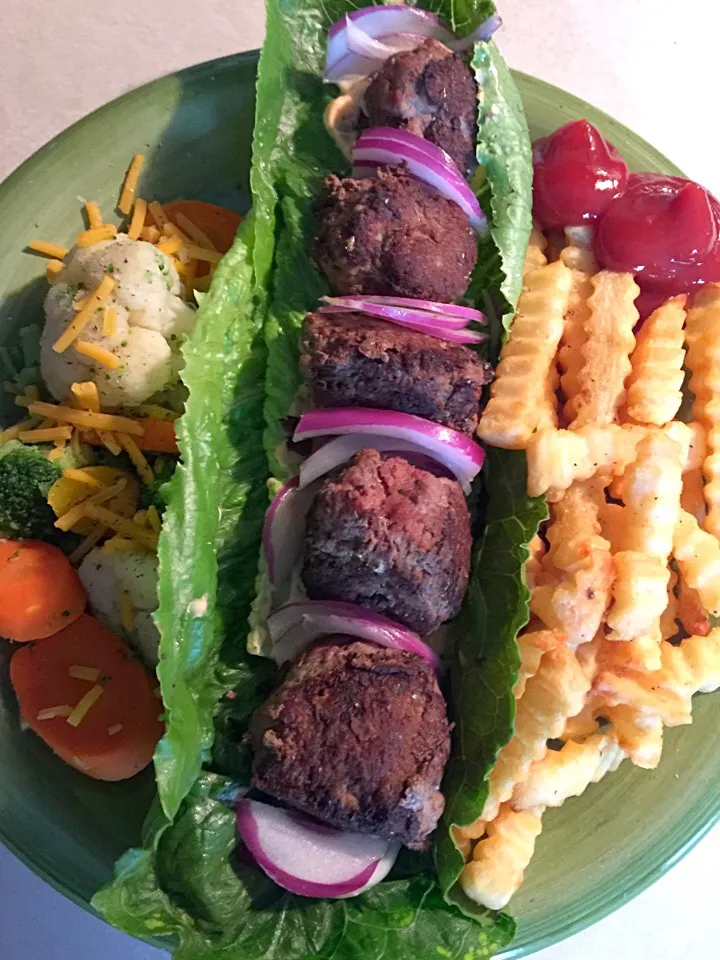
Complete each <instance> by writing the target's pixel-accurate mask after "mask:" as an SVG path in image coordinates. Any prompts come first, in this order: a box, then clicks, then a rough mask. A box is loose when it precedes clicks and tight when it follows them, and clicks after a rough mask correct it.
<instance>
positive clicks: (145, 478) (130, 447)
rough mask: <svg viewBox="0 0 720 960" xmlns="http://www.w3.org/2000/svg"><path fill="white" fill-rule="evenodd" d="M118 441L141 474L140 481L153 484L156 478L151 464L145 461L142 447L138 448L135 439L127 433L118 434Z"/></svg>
mask: <svg viewBox="0 0 720 960" xmlns="http://www.w3.org/2000/svg"><path fill="white" fill-rule="evenodd" d="M117 439H118V442H119V443H120V445H121V446H122V448H123V449H124V450H125V452H126V453H127V455H128V456H129V457H130V460H131V462H132V465H133V466H134V467H135V469H136V470H137V472H138V473H139V474H140V479H141V480H142V482H143V483H152V482H153V480H154V479H155V478H154V475H153V472H152V470H151V469H150V464H149V463H148V462H147V460H146V459H145V454H144V453H143V452H142V450H141V449H140V447H138V445H137V444H136V443H135V441H134V440H133V438H132V437H131V436H129V435H128V434H127V433H121V434H118V438H117Z"/></svg>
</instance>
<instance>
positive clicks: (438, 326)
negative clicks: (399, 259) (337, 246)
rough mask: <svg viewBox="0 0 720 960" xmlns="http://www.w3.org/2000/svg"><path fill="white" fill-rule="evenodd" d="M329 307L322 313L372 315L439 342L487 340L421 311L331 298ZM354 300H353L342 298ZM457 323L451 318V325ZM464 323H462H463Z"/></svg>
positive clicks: (478, 334) (481, 334)
mask: <svg viewBox="0 0 720 960" xmlns="http://www.w3.org/2000/svg"><path fill="white" fill-rule="evenodd" d="M325 299H327V300H328V301H329V304H330V305H329V306H327V307H320V311H319V312H320V313H349V312H353V311H361V312H363V313H367V314H370V316H373V317H379V318H380V319H382V320H387V321H388V322H389V323H395V324H397V326H399V327H407V328H408V329H410V330H417V332H418V333H425V334H427V335H428V336H429V337H436V338H437V339H438V340H447V341H448V342H449V343H482V342H483V340H487V335H486V334H484V333H477V332H476V331H474V330H465V329H457V328H456V327H453V326H451V325H450V324H445V318H444V317H438V316H433V315H431V314H427V313H426V314H422V313H420V312H419V311H415V312H414V315H413V311H411V310H405V309H404V308H402V307H381V306H379V305H378V304H375V303H366V304H365V305H364V306H362V303H363V301H361V300H356V301H355V302H354V304H353V305H350V304H347V305H343V304H340V303H333V302H332V300H331V299H330V298H325ZM342 299H348V300H349V299H352V298H342ZM456 322H457V321H455V320H453V318H451V323H456ZM462 322H464V321H461V323H462Z"/></svg>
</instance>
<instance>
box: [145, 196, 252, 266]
mask: <svg viewBox="0 0 720 960" xmlns="http://www.w3.org/2000/svg"><path fill="white" fill-rule="evenodd" d="M163 210H164V211H165V214H166V215H167V217H168V219H170V220H172V221H174V220H175V217H177V215H178V214H179V213H180V214H182V215H183V216H184V217H187V219H188V220H189V221H190V223H192V224H193V225H194V226H195V227H197V228H198V230H200V231H202V233H204V234H205V236H207V237H208V238H209V239H210V240H211V241H212V244H213V246H214V247H215V249H216V250H219V251H220V253H227V251H228V250H229V249H230V247H231V246H232V244H233V240H234V239H235V234H236V233H237V232H238V227H239V226H240V224H241V223H242V220H243V218H242V217H241V216H240V214H239V213H235V211H234V210H228V209H226V208H225V207H218V206H217V205H216V204H214V203H206V202H205V201H204V200H173V201H172V203H166V204H165V205H164V207H163ZM178 226H179V227H180V229H181V230H183V229H184V228H183V225H182V224H181V223H179V224H178ZM185 232H186V233H187V230H185Z"/></svg>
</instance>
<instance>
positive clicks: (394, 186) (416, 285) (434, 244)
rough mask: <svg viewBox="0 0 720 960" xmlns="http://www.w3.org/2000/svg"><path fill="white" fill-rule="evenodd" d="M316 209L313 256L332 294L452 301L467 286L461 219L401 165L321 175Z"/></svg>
mask: <svg viewBox="0 0 720 960" xmlns="http://www.w3.org/2000/svg"><path fill="white" fill-rule="evenodd" d="M316 209H317V219H318V228H317V234H316V237H315V261H316V263H317V265H318V267H319V269H320V270H322V271H323V273H325V275H326V276H327V278H328V281H329V282H330V286H331V288H332V290H333V293H335V294H337V295H347V294H362V293H364V294H368V295H371V294H375V295H378V296H396V297H415V298H418V299H421V300H439V301H441V302H443V303H450V302H452V301H453V300H457V299H459V298H460V297H462V296H463V294H464V293H465V291H466V290H467V288H468V284H469V282H470V274H471V273H472V271H473V268H474V266H475V262H476V260H477V242H476V239H475V234H474V233H473V230H472V228H471V226H470V224H469V222H468V219H467V217H466V216H465V214H464V213H463V212H462V210H461V209H460V207H458V206H457V205H456V204H455V203H453V202H452V201H451V200H447V199H446V198H445V197H443V196H441V195H440V194H439V193H438V192H437V191H436V190H433V189H431V188H430V187H428V186H426V185H425V184H424V183H419V182H418V181H416V180H413V179H412V178H411V177H409V176H408V175H407V174H405V173H402V172H400V170H399V168H390V167H385V168H380V169H379V170H378V172H377V179H369V178H368V179H362V180H352V179H345V180H340V179H338V177H334V176H332V177H327V178H326V180H325V184H324V186H323V189H322V191H321V192H320V196H319V197H318V201H317V207H316Z"/></svg>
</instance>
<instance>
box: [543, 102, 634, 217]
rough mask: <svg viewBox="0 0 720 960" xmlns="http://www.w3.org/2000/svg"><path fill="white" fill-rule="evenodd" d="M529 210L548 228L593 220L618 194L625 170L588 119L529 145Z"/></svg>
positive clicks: (622, 187) (568, 124)
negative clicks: (530, 170)
mask: <svg viewBox="0 0 720 960" xmlns="http://www.w3.org/2000/svg"><path fill="white" fill-rule="evenodd" d="M533 166H534V177H533V215H534V217H535V219H536V220H538V221H539V222H540V225H541V226H543V227H545V228H546V229H562V228H563V227H578V226H581V225H582V224H584V223H591V222H592V221H593V220H596V219H597V218H598V217H599V216H600V215H601V214H603V213H604V212H605V210H606V209H607V208H608V206H609V204H610V203H611V202H612V200H613V198H614V197H616V196H618V194H620V193H622V191H623V190H624V189H625V183H626V181H627V176H628V169H627V165H626V164H625V161H624V160H623V159H622V157H621V156H620V154H619V153H618V152H617V150H616V149H615V147H614V146H613V145H612V144H611V143H608V141H607V140H605V139H604V138H603V136H602V135H601V134H600V133H599V131H598V130H596V129H595V127H593V125H592V124H591V123H588V121H587V120H576V121H574V122H573V123H566V124H565V126H563V127H560V128H559V129H558V130H556V131H555V133H553V134H552V135H551V136H549V137H543V139H541V140H536V141H535V143H534V144H533Z"/></svg>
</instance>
